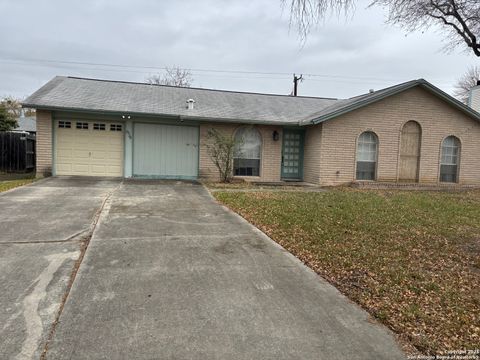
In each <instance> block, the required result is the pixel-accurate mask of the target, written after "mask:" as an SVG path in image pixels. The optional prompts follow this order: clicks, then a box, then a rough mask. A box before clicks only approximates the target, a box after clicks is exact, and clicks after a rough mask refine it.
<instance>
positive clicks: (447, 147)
mask: <svg viewBox="0 0 480 360" xmlns="http://www.w3.org/2000/svg"><path fill="white" fill-rule="evenodd" d="M459 160H460V140H459V139H458V138H456V137H455V136H449V137H447V138H445V139H444V140H443V142H442V154H441V159H440V181H441V182H453V183H454V182H457V181H458V179H457V178H458V163H459Z"/></svg>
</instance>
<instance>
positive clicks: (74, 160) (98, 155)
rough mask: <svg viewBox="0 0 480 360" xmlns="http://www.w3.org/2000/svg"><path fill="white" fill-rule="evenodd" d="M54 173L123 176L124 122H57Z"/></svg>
mask: <svg viewBox="0 0 480 360" xmlns="http://www.w3.org/2000/svg"><path fill="white" fill-rule="evenodd" d="M55 126H56V129H55V133H56V142H55V169H56V174H57V175H86V176H123V130H124V129H123V125H122V124H114V123H106V122H101V121H75V120H72V121H70V120H68V121H63V120H59V121H56V124H55Z"/></svg>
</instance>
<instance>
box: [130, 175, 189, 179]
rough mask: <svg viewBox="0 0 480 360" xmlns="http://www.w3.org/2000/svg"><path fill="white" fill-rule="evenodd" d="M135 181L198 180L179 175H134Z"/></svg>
mask: <svg viewBox="0 0 480 360" xmlns="http://www.w3.org/2000/svg"><path fill="white" fill-rule="evenodd" d="M132 177H133V178H135V179H145V180H198V178H197V177H196V176H177V175H135V174H134V175H133V176H132Z"/></svg>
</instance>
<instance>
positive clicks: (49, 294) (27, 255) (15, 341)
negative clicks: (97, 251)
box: [0, 178, 119, 359]
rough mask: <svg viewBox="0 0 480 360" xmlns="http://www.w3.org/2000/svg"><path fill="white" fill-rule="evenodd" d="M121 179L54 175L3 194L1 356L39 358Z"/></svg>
mask: <svg viewBox="0 0 480 360" xmlns="http://www.w3.org/2000/svg"><path fill="white" fill-rule="evenodd" d="M118 185H119V182H118V181H95V180H79V179H68V178H64V179H48V180H44V181H40V182H38V183H35V184H33V185H31V186H25V187H22V188H18V189H15V190H12V191H9V192H6V193H2V194H0V289H1V291H0V358H1V359H38V358H39V357H40V355H41V353H42V351H43V349H44V346H45V343H46V341H47V338H48V335H49V333H50V329H51V327H52V324H53V322H54V321H55V318H56V316H57V315H58V312H59V309H60V304H61V301H62V298H63V297H64V295H65V292H66V290H67V285H68V282H69V279H70V276H71V275H72V273H73V269H74V266H75V261H76V260H77V259H78V258H79V256H80V254H81V251H80V250H81V247H82V243H83V241H84V239H85V238H88V236H89V233H90V232H91V230H92V222H93V221H94V219H95V214H96V213H97V212H98V210H99V208H100V207H101V205H102V203H103V202H104V200H105V198H106V196H107V195H108V193H109V192H110V191H112V190H113V189H114V188H115V187H116V186H118Z"/></svg>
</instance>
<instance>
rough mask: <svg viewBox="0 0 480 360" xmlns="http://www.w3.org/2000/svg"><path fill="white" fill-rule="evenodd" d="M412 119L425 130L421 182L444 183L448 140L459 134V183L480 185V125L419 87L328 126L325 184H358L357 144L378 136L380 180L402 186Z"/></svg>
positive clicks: (320, 155) (322, 158) (321, 159)
mask: <svg viewBox="0 0 480 360" xmlns="http://www.w3.org/2000/svg"><path fill="white" fill-rule="evenodd" d="M409 120H415V121H417V122H418V123H419V124H420V126H421V128H422V141H421V150H420V168H419V181H420V182H421V183H438V181H439V172H440V148H441V143H442V140H443V139H444V138H445V137H447V136H449V135H455V136H456V137H458V138H459V139H460V141H461V157H460V171H459V183H460V184H466V185H468V184H480V160H479V157H478V154H480V123H478V122H476V121H475V120H473V119H471V118H470V117H468V116H467V115H464V114H463V113H461V112H460V111H458V110H457V109H455V108H453V107H452V106H450V105H449V104H447V103H445V102H444V101H442V100H440V99H439V98H437V97H435V96H434V95H432V94H430V93H429V92H428V91H426V90H423V89H421V88H418V87H417V88H413V89H410V90H407V91H405V92H402V93H400V94H397V95H394V96H392V97H389V98H386V99H384V100H381V101H379V102H377V103H374V104H371V105H368V106H366V107H364V108H361V109H358V110H355V111H353V112H350V113H348V114H345V115H342V116H340V117H338V118H336V119H332V120H329V121H326V122H324V123H323V124H322V131H321V148H320V151H319V152H318V150H317V152H316V156H317V162H318V163H319V164H320V181H319V184H321V185H339V184H344V183H350V182H352V181H354V180H355V166H356V159H355V155H356V142H357V138H358V136H359V135H360V134H361V133H362V132H364V131H374V132H375V133H376V134H377V136H378V138H379V149H378V162H377V180H378V181H387V182H388V181H397V179H398V165H399V157H400V154H399V146H400V134H401V131H402V127H403V125H404V124H405V123H406V122H407V121H409ZM307 149H313V147H312V146H310V147H308V148H306V150H307ZM312 156H313V155H312V154H308V155H306V158H309V159H310V158H311V157H312ZM309 161H310V162H311V160H309Z"/></svg>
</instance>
